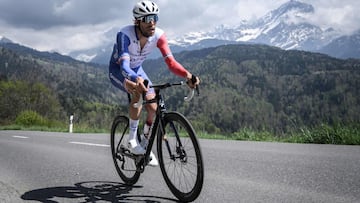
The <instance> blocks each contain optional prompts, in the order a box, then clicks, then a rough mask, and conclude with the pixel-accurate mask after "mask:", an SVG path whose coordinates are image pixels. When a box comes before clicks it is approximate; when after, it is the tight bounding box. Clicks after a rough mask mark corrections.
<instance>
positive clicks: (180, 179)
mask: <svg viewBox="0 0 360 203" xmlns="http://www.w3.org/2000/svg"><path fill="white" fill-rule="evenodd" d="M163 130H164V131H163ZM163 130H162V129H161V127H160V128H159V129H158V132H157V133H158V134H157V135H158V143H157V150H158V157H159V163H160V168H161V172H162V174H163V176H164V179H165V182H166V184H167V185H168V187H169V189H170V190H171V192H172V193H173V194H174V195H175V196H176V197H177V198H178V199H179V200H181V201H184V202H190V201H193V200H195V199H196V198H197V197H198V196H199V195H200V192H201V189H202V186H203V181H204V167H203V160H202V156H201V150H200V147H199V144H198V141H197V138H196V136H195V132H194V130H193V128H192V126H191V124H190V123H189V121H188V120H187V119H186V118H185V117H184V116H183V115H182V114H180V113H177V112H170V113H166V114H165V117H164V123H163Z"/></svg>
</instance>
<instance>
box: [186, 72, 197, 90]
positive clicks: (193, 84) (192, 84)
mask: <svg viewBox="0 0 360 203" xmlns="http://www.w3.org/2000/svg"><path fill="white" fill-rule="evenodd" d="M186 83H187V85H188V86H189V87H190V88H191V89H194V88H195V87H196V86H198V85H199V84H200V78H199V77H196V76H195V75H191V78H190V79H188V80H187V82H186Z"/></svg>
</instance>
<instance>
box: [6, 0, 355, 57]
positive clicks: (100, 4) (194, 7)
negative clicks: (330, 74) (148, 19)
mask: <svg viewBox="0 0 360 203" xmlns="http://www.w3.org/2000/svg"><path fill="white" fill-rule="evenodd" d="M287 1H289V0H256V1H254V0H224V1H218V0H181V1H178V0H154V2H156V3H157V4H158V6H159V8H160V14H159V19H160V20H159V22H158V24H157V26H158V27H160V28H162V29H163V30H165V32H166V34H167V36H168V38H169V39H172V38H176V37H177V36H182V35H184V34H185V33H188V32H195V31H207V30H212V29H213V28H214V27H216V26H219V25H221V24H226V25H230V26H232V25H234V26H235V25H237V24H239V23H240V22H241V21H242V20H247V21H251V20H254V19H257V18H260V17H262V16H264V15H265V14H266V13H267V12H269V11H271V10H274V9H276V8H278V7H279V6H280V5H282V4H283V3H286V2H287ZM301 1H302V2H304V3H309V4H311V5H313V6H314V8H315V14H314V15H313V16H311V19H310V20H311V22H312V23H314V24H316V25H318V26H320V27H321V28H323V29H326V28H329V27H332V28H334V29H339V30H341V31H342V32H344V33H346V34H350V33H351V32H353V31H355V30H358V29H360V1H358V0H301ZM136 2H138V0H0V36H3V37H6V38H9V39H10V40H12V41H14V42H16V43H19V44H22V45H25V46H29V47H32V48H34V49H37V50H40V51H56V52H59V53H62V54H68V53H69V52H71V51H79V50H86V49H91V48H93V47H98V46H100V45H101V44H104V43H106V42H108V41H109V38H112V36H108V35H107V34H105V33H108V31H110V30H112V29H114V28H116V29H120V28H121V27H123V26H125V25H128V24H133V17H132V8H133V6H134V4H135V3H136ZM115 34H116V33H114V36H113V38H114V40H115Z"/></svg>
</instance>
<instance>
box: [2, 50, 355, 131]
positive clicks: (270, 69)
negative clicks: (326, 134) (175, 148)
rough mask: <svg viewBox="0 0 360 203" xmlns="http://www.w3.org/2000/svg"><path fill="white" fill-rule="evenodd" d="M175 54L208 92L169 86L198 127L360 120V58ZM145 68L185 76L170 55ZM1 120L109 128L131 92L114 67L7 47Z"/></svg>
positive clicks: (166, 76)
mask: <svg viewBox="0 0 360 203" xmlns="http://www.w3.org/2000/svg"><path fill="white" fill-rule="evenodd" d="M175 57H176V58H177V60H178V61H179V62H181V63H182V64H183V65H184V66H185V67H187V68H188V69H189V70H190V71H191V72H193V73H194V74H196V75H198V76H199V77H200V78H201V80H202V83H201V87H200V96H199V97H195V98H194V99H193V100H192V101H191V102H190V103H184V101H183V96H185V94H186V93H187V90H186V89H185V88H176V89H171V90H167V91H166V92H165V96H166V99H167V104H168V109H169V110H179V111H180V112H182V113H183V114H185V115H186V116H188V117H189V118H190V119H191V121H192V122H193V124H194V127H195V128H196V129H198V130H202V131H206V132H209V133H222V134H231V133H234V132H238V131H240V130H242V129H244V128H247V129H253V130H268V131H272V132H276V133H283V132H288V131H290V130H299V129H301V128H302V127H304V126H307V127H311V126H316V125H319V124H322V123H328V124H335V123H341V124H349V123H359V122H360V116H359V115H360V97H359V95H360V94H359V93H360V92H359V91H360V61H359V60H340V59H335V58H331V57H328V56H326V55H322V54H314V53H310V52H302V51H284V50H281V49H278V48H274V47H269V46H262V45H226V46H219V47H216V48H208V49H203V50H198V51H187V52H182V53H180V54H176V55H175ZM144 68H145V69H146V70H147V72H148V74H149V75H150V77H151V78H152V81H153V83H160V82H169V81H179V80H181V78H178V77H176V76H174V75H172V74H170V73H169V70H168V69H167V68H166V65H165V63H164V62H163V60H162V59H158V60H149V61H147V62H146V63H145V64H144ZM0 96H1V97H0V124H9V123H12V122H14V120H15V119H16V117H17V116H18V115H19V114H20V113H21V112H23V111H25V110H33V111H36V112H38V113H39V114H41V115H42V116H44V117H46V118H49V119H54V120H58V121H63V122H67V118H68V116H69V115H70V114H72V113H75V117H76V119H77V120H76V122H80V123H86V124H87V125H89V126H92V127H98V128H106V129H108V128H109V126H110V124H111V120H112V118H113V117H114V115H115V113H116V112H118V111H119V110H120V111H122V112H124V113H126V111H127V110H126V109H127V108H126V106H125V104H126V102H127V100H126V97H125V95H124V94H121V93H119V91H118V90H116V89H115V88H113V87H112V86H111V84H110V82H109V80H108V78H107V67H106V66H97V65H94V64H86V63H81V62H76V61H72V62H71V61H66V62H65V61H61V60H58V59H54V58H48V57H42V56H35V55H32V54H24V53H18V52H16V51H12V50H9V49H7V48H2V47H0Z"/></svg>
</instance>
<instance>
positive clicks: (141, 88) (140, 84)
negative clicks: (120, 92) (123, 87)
mask: <svg viewBox="0 0 360 203" xmlns="http://www.w3.org/2000/svg"><path fill="white" fill-rule="evenodd" d="M135 88H136V92H137V93H139V94H142V93H144V92H147V91H148V90H149V89H148V87H145V85H144V79H143V78H142V77H138V78H137V79H136V87H135Z"/></svg>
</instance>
